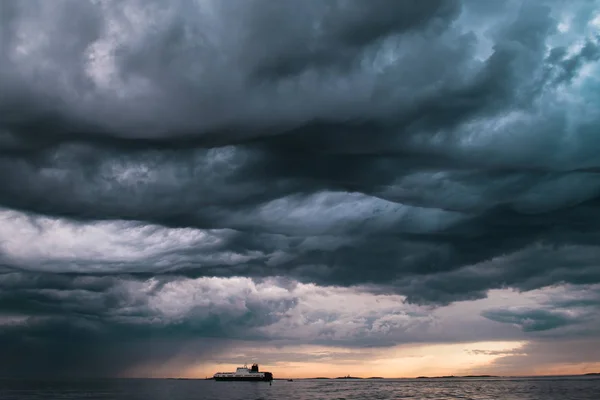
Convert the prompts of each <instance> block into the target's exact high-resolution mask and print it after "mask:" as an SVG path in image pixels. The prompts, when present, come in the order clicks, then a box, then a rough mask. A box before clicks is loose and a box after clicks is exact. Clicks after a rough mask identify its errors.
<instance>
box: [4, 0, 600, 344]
mask: <svg viewBox="0 0 600 400" xmlns="http://www.w3.org/2000/svg"><path fill="white" fill-rule="evenodd" d="M598 6H599V4H598V2H596V1H587V2H586V1H573V2H569V3H568V4H566V3H564V2H560V1H551V0H544V1H538V2H535V4H534V3H533V2H525V1H516V0H515V1H507V2H493V4H492V3H491V2H480V1H475V0H463V1H458V0H456V1H437V0H436V1H430V2H426V3H424V2H412V1H402V2H398V1H392V0H377V1H372V2H369V3H368V4H367V3H365V2H363V1H358V0H357V1H320V0H319V1H318V0H315V1H312V0H311V1H304V2H302V3H301V4H300V3H297V2H293V1H279V2H276V3H273V2H271V1H259V0H253V1H245V2H235V4H234V2H232V1H220V0H219V1H203V2H196V1H185V0H178V1H158V0H156V1H135V0H132V1H127V2H124V3H122V4H121V3H120V4H119V5H118V6H117V4H116V3H114V2H111V1H98V2H92V1H73V0H61V1H55V2H53V3H52V5H49V4H48V3H47V2H44V1H36V0H23V1H19V2H17V1H3V2H1V3H0V93H2V95H1V96H0V171H1V172H0V180H1V181H2V185H0V206H1V207H3V208H2V209H1V210H0V221H1V222H2V224H1V226H0V273H2V274H3V275H2V279H5V280H6V281H7V282H9V281H10V282H11V284H10V285H14V286H10V287H9V286H5V287H4V288H3V292H2V296H3V299H4V301H5V302H4V303H3V304H5V305H4V306H3V307H4V311H5V312H6V313H9V314H10V315H11V318H12V315H13V314H16V315H18V316H23V315H25V316H31V317H32V318H33V317H35V318H42V319H40V320H39V321H40V322H39V324H42V325H39V326H44V328H43V329H46V330H44V332H47V333H48V334H50V332H59V331H61V330H62V329H63V328H64V327H63V325H61V324H66V325H69V324H71V321H75V320H77V321H79V320H82V319H83V320H87V319H88V318H89V316H88V315H94V316H95V317H94V318H100V320H101V321H102V324H108V325H107V326H109V327H112V326H113V324H116V325H115V326H120V325H119V324H120V323H121V322H119V321H120V318H125V317H127V318H129V316H123V315H120V314H119V313H121V312H122V310H129V311H131V312H132V313H134V314H135V313H137V314H136V315H138V314H139V315H138V317H140V318H142V319H148V318H158V317H156V315H154V314H153V311H151V310H150V309H148V307H147V304H146V303H145V302H146V301H147V300H144V299H145V297H144V299H137V298H135V296H133V295H132V292H130V291H125V292H119V291H117V292H114V291H115V290H117V289H115V288H123V287H124V286H123V285H129V284H131V285H138V284H139V285H141V283H140V282H146V281H147V280H148V279H156V280H157V281H158V282H170V281H171V280H172V281H174V282H175V281H176V282H179V280H181V282H184V281H187V279H189V278H200V277H214V276H218V277H251V278H253V279H256V280H257V282H258V281H259V280H260V279H267V280H268V279H275V278H276V279H280V280H281V282H284V281H290V282H303V283H314V284H317V285H321V286H328V287H329V286H336V287H357V288H360V290H364V291H369V292H371V293H378V294H395V295H402V296H404V298H405V299H406V301H407V302H408V303H412V304H422V305H448V304H451V303H453V302H457V301H467V300H474V299H482V298H485V296H486V295H487V293H488V291H489V290H490V289H500V288H512V289H516V290H520V291H530V290H535V289H539V288H545V287H549V286H553V285H563V284H572V285H589V284H595V283H600V270H599V269H598V266H597V265H596V262H595V260H597V259H598V257H597V256H598V251H599V250H598V248H597V239H598V237H597V236H598V235H597V231H598V225H599V221H600V214H599V213H598V194H599V191H600V184H599V181H598V179H597V174H598V171H599V170H598V168H600V165H598V160H597V154H598V151H599V150H600V142H599V141H598V140H596V139H595V138H596V136H597V135H596V131H597V127H598V124H599V122H600V115H599V114H598V109H599V108H598V105H599V101H600V99H599V98H598V94H597V93H598V90H597V89H598V87H597V86H598V85H597V82H596V81H595V80H594V78H593V77H594V75H595V74H597V69H598V60H599V59H600V57H599V54H600V53H599V52H598V43H599V42H598V37H599V36H598V35H599V27H598V23H597V20H596V19H597V10H598ZM594 18H596V19H594ZM41 31H43V32H45V34H44V35H40V34H39V32H41ZM274 32H276V33H274ZM49 273H50V275H49ZM30 274H31V275H30ZM52 274H58V275H52ZM65 274H68V275H65ZM15 276H18V277H20V278H19V279H17V280H16V281H15V279H16V278H15ZM64 276H68V277H69V278H68V279H67V278H64ZM42 277H43V278H42ZM22 279H26V280H27V282H29V283H23V282H22V281H21V280H22ZM63 279H65V280H63ZM132 282H138V283H132ZM23 285H25V288H22V287H23ZM27 285H29V286H27ZM54 285H58V287H55V286H54ZM90 285H91V286H90ZM161 285H162V283H161ZM90 287H91V288H90ZM584 287H586V286H584ZM36 288H40V289H39V290H38V289H36ZM136 288H137V289H135V290H142V289H141V288H140V287H137V286H136ZM132 290H133V289H132ZM135 290H133V292H135ZM227 290H233V289H232V288H228V289H227ZM234 293H238V292H235V290H234ZM238 295H239V296H241V297H243V298H245V296H246V295H245V294H244V293H241V292H240V293H238ZM63 296H67V297H68V298H69V301H67V302H64V301H65V299H64V297H63ZM128 296H133V297H128ZM148 296H150V297H149V298H151V295H150V294H148ZM184 296H187V295H184ZM74 299H77V300H76V301H75V300H74ZM284 300H285V301H284ZM286 301H291V302H292V303H293V301H294V297H293V296H291V297H289V298H288V297H285V298H278V299H277V302H282V303H281V304H283V305H282V307H284V308H285V307H292V303H286ZM586 301H588V300H586ZM590 301H594V300H593V299H592V300H590ZM256 302H257V304H255V305H248V310H247V313H246V312H243V313H241V314H236V313H233V314H232V315H231V316H228V315H230V314H228V311H225V310H221V309H218V312H216V314H215V315H219V316H221V317H219V319H218V320H212V319H210V318H208V317H207V316H206V315H205V314H202V312H204V311H202V312H201V314H202V315H195V316H194V317H193V318H191V317H190V318H191V319H190V320H189V321H204V322H198V323H199V325H194V324H192V322H189V323H190V324H192V325H190V326H187V325H185V324H184V325H185V329H186V331H189V332H192V331H193V332H196V334H197V335H208V336H210V335H213V336H214V335H217V334H219V335H226V336H227V335H230V336H232V337H235V332H226V333H223V329H226V327H234V328H231V329H234V330H235V329H238V328H239V329H242V330H246V329H255V330H256V333H257V335H258V333H261V334H265V332H263V331H261V330H260V329H259V328H264V327H265V326H270V327H271V328H272V329H274V328H273V326H275V327H277V326H278V325H277V323H279V324H283V322H281V321H284V320H280V319H277V318H275V319H274V320H273V321H271V320H270V319H269V318H268V317H264V316H262V317H259V316H260V315H263V314H262V313H263V312H267V311H265V310H268V312H267V315H270V314H269V313H273V312H276V309H277V307H278V306H275V305H274V304H271V303H268V302H267V303H264V302H263V301H262V300H258V299H257V300H256ZM206 307H208V306H207V305H206ZM253 307H256V308H253ZM573 307H575V304H573ZM567 308H568V307H565V310H564V312H562V311H561V312H560V313H555V312H553V311H551V310H536V309H532V310H526V311H522V310H521V311H518V312H516V311H514V310H503V309H499V310H496V311H495V312H492V311H489V312H488V313H487V314H485V316H487V317H488V318H490V319H492V320H496V321H503V322H508V323H515V324H517V325H520V326H522V327H523V328H524V329H525V330H529V331H532V332H530V333H532V334H533V333H534V332H533V331H554V329H552V328H557V327H562V328H565V329H566V328H569V327H571V326H573V325H576V324H574V322H575V321H576V320H577V318H575V317H571V316H570V315H571V314H569V313H568V312H567V311H568V310H567ZM200 309H202V307H200V306H199V308H198V310H200ZM229 311H231V310H229ZM198 312H200V311H198ZM282 312H283V311H282ZM49 315H51V316H53V318H54V317H56V318H59V320H60V318H67V320H64V321H63V320H60V321H63V322H56V321H54V320H53V321H52V323H50V322H47V320H46V319H44V318H47V317H48V316H49ZM392 315H395V314H392ZM19 318H20V317H19ZM70 318H73V320H71V319H70ZM264 318H266V319H264ZM332 318H341V319H343V318H345V317H344V316H343V315H334V316H333V317H332ZM369 318H371V317H365V319H364V321H363V325H361V327H360V328H359V327H357V328H356V330H355V331H353V332H354V333H352V334H348V335H346V336H344V335H341V336H340V335H339V334H338V333H339V332H337V331H336V332H337V333H336V334H338V336H336V334H332V337H333V338H334V339H335V340H342V341H343V340H346V341H347V342H352V341H359V342H360V338H359V336H360V335H361V334H364V335H366V336H369V337H371V336H372V335H373V332H372V331H369V328H365V326H366V327H368V326H371V327H372V323H374V321H372V320H371V319H369ZM377 318H379V317H377ZM402 318H403V317H402ZM402 318H400V319H402ZM414 318H415V321H420V319H419V318H420V317H419V316H414ZM573 318H575V319H573ZM392 319H393V318H392ZM376 320H377V319H376ZM376 320H375V321H376ZM57 321H58V320H57ZM207 321H208V322H207ZM380 322H381V323H383V321H380ZM388 322H389V323H390V324H392V325H393V324H394V323H400V322H399V321H387V322H386V323H388ZM36 323H37V322H36ZM186 323H187V322H186ZM272 323H273V324H275V325H273V324H272ZM402 323H404V322H402ZM48 324H49V325H48ZM202 324H207V325H202ZM407 324H408V322H407ZM400 325H402V324H400ZM408 325H410V324H408ZM408 325H406V326H408ZM36 326H38V325H36ZM144 326H145V325H144ZM282 326H283V325H282ZM285 326H287V327H288V328H289V326H293V324H291V325H284V327H285ZM402 326H404V325H402ZM45 327H48V328H45ZM396 327H398V326H396ZM10 329H17V328H15V327H12V325H11V328H10ZM36 329H37V328H36ZM39 329H42V328H39ZM43 329H42V330H43ZM78 329H79V328H78ZM111 329H112V328H111ZM115 329H116V328H115ZM148 329H150V328H148ZM286 329H287V328H286ZM195 330H196V331H195ZM284 330H285V329H283V328H282V330H281V331H279V332H280V333H281V332H283V331H284ZM211 332H212V333H211ZM273 332H274V331H269V335H271V334H273ZM286 332H287V331H286ZM315 332H316V331H314V332H313V331H310V333H307V335H316V334H317V333H315ZM361 332H362V333H361ZM117 336H118V335H117V334H115V336H114V337H117ZM325 336H326V335H325ZM90 337H91V336H90ZM269 337H270V336H269ZM374 337H375V339H369V340H372V342H376V341H377V340H380V341H381V343H383V342H386V341H387V342H386V343H388V342H389V343H392V342H395V340H396V339H395V338H392V339H389V338H386V337H383V336H377V335H375V336H374ZM344 338H345V339H344ZM432 340H433V339H432ZM436 340H438V339H436Z"/></svg>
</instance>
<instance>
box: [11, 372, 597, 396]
mask: <svg viewBox="0 0 600 400" xmlns="http://www.w3.org/2000/svg"><path fill="white" fill-rule="evenodd" d="M0 399H2V400H4V399H7V400H9V399H19V400H29V399H48V400H51V399H140V400H167V399H168V400H183V399H190V400H191V399H207V400H212V399H214V400H233V399H235V400H238V399H240V400H242V399H243V400H259V399H263V400H268V399H282V400H287V399H290V400H293V399H298V400H309V399H323V400H341V399H346V400H350V399H361V400H362V399H380V400H384V399H444V400H445V399H472V400H484V399H485V400H489V399H502V400H525V399H528V400H529V399H540V400H542V399H543V400H554V399H556V400H559V399H560V400H576V399H590V400H599V399H600V378H599V377H552V378H549V377H545V378H512V379H511V378H481V379H480V378H477V379H462V378H454V379H378V380H366V379H363V380H295V381H293V382H287V381H285V380H281V381H280V380H276V381H273V384H272V385H271V386H269V383H267V382H215V381H206V380H167V379H110V380H78V381H32V380H28V381H26V380H9V379H0Z"/></svg>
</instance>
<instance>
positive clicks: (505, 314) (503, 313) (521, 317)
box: [483, 310, 579, 332]
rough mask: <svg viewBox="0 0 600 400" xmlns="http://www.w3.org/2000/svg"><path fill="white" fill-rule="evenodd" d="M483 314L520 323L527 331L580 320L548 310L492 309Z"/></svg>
mask: <svg viewBox="0 0 600 400" xmlns="http://www.w3.org/2000/svg"><path fill="white" fill-rule="evenodd" d="M483 316H484V317H486V318H488V319H491V320H493V321H497V322H503V323H510V324H515V325H519V326H520V327H521V329H523V331H525V332H538V331H545V330H549V329H556V328H560V327H563V326H567V325H571V324H575V323H577V322H579V321H578V320H577V319H576V318H572V317H570V316H569V315H565V314H563V313H560V312H552V311H546V310H514V311H510V310H491V311H486V312H485V313H484V314H483Z"/></svg>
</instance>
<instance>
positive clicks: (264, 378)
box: [214, 376, 273, 382]
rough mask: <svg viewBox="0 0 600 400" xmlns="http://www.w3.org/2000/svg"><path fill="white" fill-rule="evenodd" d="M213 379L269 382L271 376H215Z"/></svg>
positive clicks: (271, 378)
mask: <svg viewBox="0 0 600 400" xmlns="http://www.w3.org/2000/svg"><path fill="white" fill-rule="evenodd" d="M214 380H215V381H234V382H269V381H272V380H273V377H272V376H215V377H214Z"/></svg>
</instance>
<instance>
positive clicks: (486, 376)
mask: <svg viewBox="0 0 600 400" xmlns="http://www.w3.org/2000/svg"><path fill="white" fill-rule="evenodd" d="M451 378H498V376H496V375H464V376H454V375H446V376H417V379H451Z"/></svg>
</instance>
